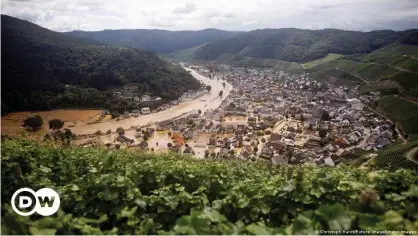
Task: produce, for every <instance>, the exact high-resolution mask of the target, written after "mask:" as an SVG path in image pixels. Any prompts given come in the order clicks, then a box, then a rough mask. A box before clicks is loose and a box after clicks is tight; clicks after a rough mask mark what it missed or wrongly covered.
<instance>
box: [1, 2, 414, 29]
mask: <svg viewBox="0 0 418 236" xmlns="http://www.w3.org/2000/svg"><path fill="white" fill-rule="evenodd" d="M1 7H2V9H1V11H2V14H7V15H11V16H15V17H18V18H21V19H25V20H28V21H31V22H33V23H36V24H39V25H41V26H43V27H46V28H49V29H52V30H56V31H71V30H103V29H139V28H147V29H168V30H199V29H205V28H218V29H225V30H245V31H247V30H254V29H260V28H285V27H295V28H304V29H323V28H338V29H348V30H361V31H370V30H375V29H394V30H404V29H410V28H418V0H185V1H184V0H2V1H1Z"/></svg>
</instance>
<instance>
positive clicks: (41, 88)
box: [1, 15, 200, 113]
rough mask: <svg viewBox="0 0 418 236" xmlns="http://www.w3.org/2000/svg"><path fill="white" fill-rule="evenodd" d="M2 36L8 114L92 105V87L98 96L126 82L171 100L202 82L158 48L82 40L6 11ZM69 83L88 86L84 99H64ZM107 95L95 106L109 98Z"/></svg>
mask: <svg viewBox="0 0 418 236" xmlns="http://www.w3.org/2000/svg"><path fill="white" fill-rule="evenodd" d="M1 41H2V49H1V54H2V64H1V66H2V67H1V70H2V108H3V109H2V112H3V113H4V110H8V111H14V110H27V109H30V110H36V109H50V108H54V107H59V106H60V105H61V104H62V103H65V104H66V106H68V105H69V106H71V105H77V106H90V105H91V103H95V102H93V100H95V98H96V96H93V95H92V94H90V92H91V93H95V94H96V95H97V93H98V91H97V90H100V91H103V90H105V89H107V88H108V87H109V86H120V85H123V84H126V83H135V84H137V85H138V86H139V88H140V90H141V92H144V93H150V94H155V95H159V96H161V97H162V98H166V99H173V98H177V97H179V96H180V95H181V94H182V93H183V92H185V91H187V90H188V89H194V88H198V87H199V86H200V84H199V83H198V81H197V80H195V79H194V78H193V77H192V76H191V75H190V74H189V73H188V72H187V71H185V70H184V69H182V68H180V67H177V66H173V65H171V64H169V63H167V62H165V61H162V60H161V59H160V58H158V56H157V55H156V54H154V53H153V52H149V51H142V50H138V49H131V48H124V47H117V46H106V45H101V44H99V43H97V42H95V41H93V40H88V39H77V38H74V37H71V36H68V35H65V34H62V33H58V32H54V31H50V30H48V29H45V28H42V27H40V26H37V25H35V24H32V23H29V22H27V21H23V20H19V19H17V18H13V17H10V16H6V15H2V16H1ZM69 85H75V86H77V87H78V89H84V90H83V91H84V95H85V99H84V100H83V101H81V102H80V99H79V98H77V97H78V95H76V94H75V95H74V96H70V97H67V98H63V96H62V95H63V93H64V92H65V90H66V87H68V86H69ZM87 88H94V89H93V90H91V89H90V90H88V89H87ZM96 89H97V90H96ZM86 93H87V94H86ZM99 94H100V93H99ZM101 97H102V100H100V101H98V102H97V103H95V104H94V105H95V106H100V104H103V103H104V102H105V100H106V98H109V97H108V96H107V95H105V96H101ZM103 98H104V100H103ZM86 99H87V100H86ZM76 100H77V101H76ZM86 103H89V104H86Z"/></svg>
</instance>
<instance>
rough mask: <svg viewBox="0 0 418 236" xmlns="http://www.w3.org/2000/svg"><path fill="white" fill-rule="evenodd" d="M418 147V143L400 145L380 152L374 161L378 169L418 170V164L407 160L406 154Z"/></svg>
mask: <svg viewBox="0 0 418 236" xmlns="http://www.w3.org/2000/svg"><path fill="white" fill-rule="evenodd" d="M417 146H418V141H414V142H410V143H408V144H399V145H396V146H394V147H390V148H388V149H386V150H384V151H382V152H380V153H379V154H378V155H377V157H376V158H375V159H374V162H375V164H376V166H377V167H378V168H389V169H391V170H397V169H399V168H407V169H412V170H418V164H417V163H415V162H413V161H411V160H409V159H407V158H406V154H407V153H408V152H409V151H411V150H413V149H415V148H416V147H417Z"/></svg>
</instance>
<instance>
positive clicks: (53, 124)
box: [49, 119, 64, 130]
mask: <svg viewBox="0 0 418 236" xmlns="http://www.w3.org/2000/svg"><path fill="white" fill-rule="evenodd" d="M63 126H64V121H62V120H60V119H53V120H50V121H49V128H50V129H52V130H60V129H61V128H62V127H63Z"/></svg>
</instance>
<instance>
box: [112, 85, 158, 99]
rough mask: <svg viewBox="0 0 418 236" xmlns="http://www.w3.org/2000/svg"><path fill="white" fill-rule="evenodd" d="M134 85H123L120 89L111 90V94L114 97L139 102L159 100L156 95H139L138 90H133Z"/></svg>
mask: <svg viewBox="0 0 418 236" xmlns="http://www.w3.org/2000/svg"><path fill="white" fill-rule="evenodd" d="M135 90H136V88H135V87H123V88H121V89H118V90H115V91H113V95H114V96H115V97H118V98H121V99H125V100H129V101H132V102H135V103H141V102H152V101H159V100H161V98H160V97H158V96H150V95H147V94H144V95H140V94H139V93H138V92H136V91H135Z"/></svg>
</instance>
